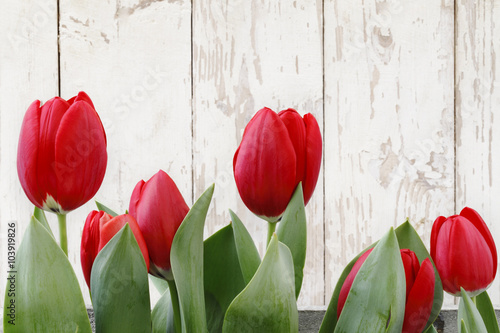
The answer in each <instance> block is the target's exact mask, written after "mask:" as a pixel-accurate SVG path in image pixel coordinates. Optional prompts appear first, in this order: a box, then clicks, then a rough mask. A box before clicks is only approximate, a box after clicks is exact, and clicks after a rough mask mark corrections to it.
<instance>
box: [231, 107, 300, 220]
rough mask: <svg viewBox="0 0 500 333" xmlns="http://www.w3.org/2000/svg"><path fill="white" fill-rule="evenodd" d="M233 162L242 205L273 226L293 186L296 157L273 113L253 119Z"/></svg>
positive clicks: (258, 115)
mask: <svg viewBox="0 0 500 333" xmlns="http://www.w3.org/2000/svg"><path fill="white" fill-rule="evenodd" d="M233 161H234V166H233V167H234V177H235V180H236V185H237V187H238V191H239V193H240V196H241V199H242V200H243V202H244V203H245V205H246V206H247V207H248V208H249V209H250V210H251V211H252V212H253V213H254V214H256V215H259V216H263V217H267V219H268V220H269V221H270V222H275V221H276V220H277V219H278V218H279V217H280V216H281V214H282V213H283V212H284V210H285V208H286V206H287V204H288V202H289V201H290V198H291V197H292V194H293V190H294V189H295V186H296V184H295V175H296V170H295V169H296V157H295V150H294V147H293V144H292V142H291V140H290V136H289V135H288V130H287V128H286V126H285V125H284V124H283V122H282V121H281V119H280V118H279V117H278V115H277V114H276V113H275V112H274V111H272V110H270V109H268V108H264V109H262V110H260V111H259V112H257V114H256V115H255V116H254V117H253V118H252V120H251V121H250V123H249V124H248V125H247V127H246V129H245V133H244V134H243V139H242V141H241V144H240V147H239V149H238V151H237V154H236V155H235V158H234V160H233Z"/></svg>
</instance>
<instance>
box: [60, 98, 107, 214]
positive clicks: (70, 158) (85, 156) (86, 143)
mask: <svg viewBox="0 0 500 333" xmlns="http://www.w3.org/2000/svg"><path fill="white" fill-rule="evenodd" d="M55 146H56V151H55V154H56V155H55V168H56V175H57V180H58V181H59V182H58V197H57V199H58V202H59V203H60V205H61V207H62V208H63V209H64V210H66V211H69V210H73V209H75V208H77V207H79V206H81V205H83V204H84V203H86V202H87V201H88V200H90V199H91V198H92V197H93V196H94V195H95V193H96V192H97V190H98V189H99V187H100V186H101V183H102V180H103V178H104V173H105V171H106V164H107V153H106V138H105V134H104V131H103V129H102V124H101V121H100V119H99V117H98V116H97V113H96V112H95V110H94V109H93V108H92V107H91V106H90V105H89V104H88V103H86V102H83V101H76V102H74V103H73V104H72V105H71V107H70V108H69V109H68V111H67V112H66V114H65V115H64V117H63V119H62V121H61V125H60V127H59V130H58V132H57V137H56V144H55Z"/></svg>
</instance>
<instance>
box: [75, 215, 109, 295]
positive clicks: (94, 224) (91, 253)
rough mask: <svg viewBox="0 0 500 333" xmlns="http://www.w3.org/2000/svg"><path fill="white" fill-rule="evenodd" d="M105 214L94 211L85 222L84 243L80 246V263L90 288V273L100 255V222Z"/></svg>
mask: <svg viewBox="0 0 500 333" xmlns="http://www.w3.org/2000/svg"><path fill="white" fill-rule="evenodd" d="M104 214H105V213H104V212H102V211H100V212H98V211H95V210H94V211H92V212H90V214H89V215H88V216H87V219H86V220H85V225H84V226H83V232H82V243H81V246H80V261H81V264H82V271H83V276H84V277H85V282H87V286H88V287H89V288H90V272H91V270H92V265H93V264H94V260H95V257H96V256H97V254H98V253H99V234H100V224H99V220H100V218H101V217H102V216H103V215H104Z"/></svg>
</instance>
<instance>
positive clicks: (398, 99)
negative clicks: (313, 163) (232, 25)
mask: <svg viewBox="0 0 500 333" xmlns="http://www.w3.org/2000/svg"><path fill="white" fill-rule="evenodd" d="M453 7H454V5H453V1H449V0H448V1H442V2H436V1H432V0H426V1H419V2H415V1H410V0H401V1H400V0H394V1H375V0H368V1H363V0H361V1H359V0H357V1H352V0H338V1H325V9H324V12H325V18H324V21H325V26H324V28H325V33H324V34H325V152H326V154H325V224H326V231H325V249H326V254H325V275H326V277H325V288H326V298H327V302H328V301H329V299H330V297H331V295H332V293H333V290H334V288H335V284H336V283H337V280H338V278H339V276H340V274H341V272H342V270H343V269H344V267H345V265H346V264H347V263H348V262H349V261H350V260H351V259H352V258H353V257H354V256H355V255H356V254H357V253H359V252H360V251H361V250H362V249H363V248H364V247H366V246H368V245H369V244H371V243H372V242H374V241H376V240H377V239H379V238H380V237H381V236H382V235H383V234H384V233H386V232H387V231H388V230H389V227H395V226H397V225H399V224H401V223H402V222H404V221H405V219H406V218H407V217H409V218H410V220H411V222H412V223H413V225H414V226H415V227H416V229H417V231H418V233H419V234H420V235H421V236H423V239H424V241H425V242H426V243H427V244H428V243H429V236H430V230H431V227H432V222H433V221H434V219H435V218H436V217H437V216H438V215H447V214H450V213H452V212H453V209H454V117H453V112H454V111H453V70H454V69H453V68H454V67H453Z"/></svg>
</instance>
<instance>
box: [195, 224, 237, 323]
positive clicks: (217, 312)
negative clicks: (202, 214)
mask: <svg viewBox="0 0 500 333" xmlns="http://www.w3.org/2000/svg"><path fill="white" fill-rule="evenodd" d="M203 255H204V260H203V265H204V282H205V283H204V284H205V305H206V312H207V322H208V330H209V332H222V323H223V321H224V315H225V313H226V310H227V308H228V307H229V304H231V302H232V301H233V299H234V298H235V297H236V296H237V295H238V294H239V293H240V292H241V291H242V290H243V288H245V285H246V283H245V280H244V279H243V274H242V272H241V268H240V263H239V260H238V253H237V251H236V245H235V241H234V234H233V227H232V225H231V224H230V225H228V226H226V227H224V228H222V229H221V230H219V231H218V232H216V233H215V234H213V235H212V236H211V237H210V238H208V239H207V240H205V242H204V249H203Z"/></svg>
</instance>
